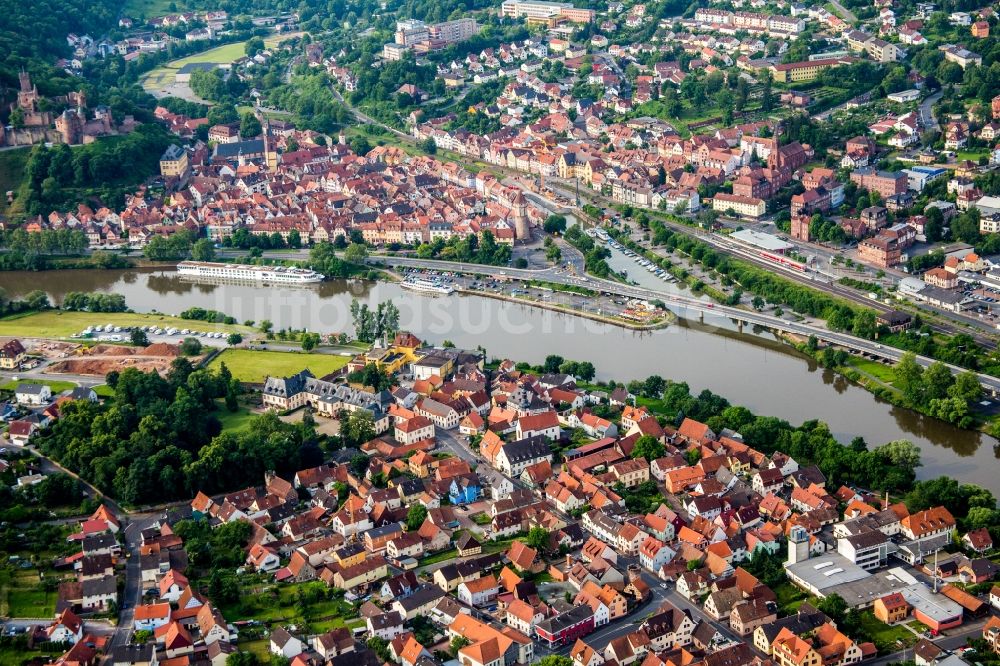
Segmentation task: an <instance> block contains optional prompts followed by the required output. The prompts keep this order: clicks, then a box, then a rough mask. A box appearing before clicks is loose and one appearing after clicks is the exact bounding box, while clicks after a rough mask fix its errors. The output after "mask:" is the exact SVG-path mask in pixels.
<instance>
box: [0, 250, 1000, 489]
mask: <svg viewBox="0 0 1000 666" xmlns="http://www.w3.org/2000/svg"><path fill="white" fill-rule="evenodd" d="M629 263H631V262H629ZM633 266H634V264H633ZM639 270H641V269H639ZM632 272H633V271H630V274H631V273H632ZM643 272H644V271H643ZM654 279H655V278H654ZM0 286H2V287H3V288H4V289H5V290H6V292H7V295H8V296H9V297H14V298H16V297H19V296H23V295H24V294H26V293H27V292H29V291H31V290H33V289H42V290H44V291H46V292H47V293H48V294H49V295H50V298H51V299H52V300H53V301H54V302H56V303H58V302H59V301H60V300H61V299H62V297H63V296H64V295H65V294H66V292H68V291H102V292H113V293H118V294H122V295H124V296H125V299H126V302H127V303H128V304H129V306H130V307H131V308H132V309H134V310H136V311H141V312H147V311H151V310H158V311H160V312H163V313H167V314H177V313H179V312H180V311H182V310H184V309H185V308H188V307H192V306H200V307H203V308H210V309H214V310H219V311H222V312H225V313H226V314H230V315H232V316H234V317H236V318H237V319H238V320H240V321H245V320H248V319H252V320H254V321H258V322H259V321H261V320H264V319H269V320H271V321H272V322H273V323H274V326H275V328H284V327H292V328H307V329H310V330H313V331H319V332H323V333H330V332H341V331H346V332H348V333H350V332H351V331H352V326H351V318H350V303H351V300H352V299H354V298H357V299H359V300H360V301H363V302H368V303H370V304H371V305H372V306H374V304H376V303H377V302H379V301H382V300H390V299H391V300H392V301H393V302H394V303H396V305H397V306H398V307H399V309H400V324H401V326H402V327H403V328H405V329H407V330H410V331H412V332H414V333H415V334H416V335H417V336H418V337H421V338H422V339H425V340H427V341H429V342H431V343H441V342H443V341H444V340H451V341H452V342H454V343H455V344H456V345H458V346H459V347H468V348H475V347H477V346H480V345H481V346H482V347H484V348H485V349H486V351H487V355H488V357H490V358H494V357H501V358H503V357H505V358H512V359H516V360H525V361H528V362H531V363H539V362H541V361H542V360H544V358H545V356H546V355H548V354H559V355H560V356H563V357H564V358H567V359H573V360H590V361H591V362H592V363H593V364H594V365H595V366H596V368H597V373H598V379H605V380H607V379H616V380H620V381H628V380H632V379H643V378H645V377H647V376H649V375H651V374H659V375H662V376H663V377H666V378H668V379H673V380H676V381H685V382H687V383H688V384H689V385H690V386H691V388H692V390H693V391H695V392H697V391H700V390H702V389H706V388H707V389H710V390H712V391H714V392H716V393H718V394H720V395H723V396H725V397H726V398H728V399H729V400H730V401H731V402H732V403H734V404H740V405H745V406H746V407H748V408H749V409H750V410H752V411H754V412H755V413H758V414H767V415H774V416H778V417H780V418H783V419H787V420H788V421H790V422H792V423H795V424H798V423H800V422H802V421H803V420H806V419H813V418H814V419H820V420H822V421H824V422H826V423H827V424H829V426H830V429H831V430H832V431H833V432H834V433H835V434H836V436H837V438H838V439H840V440H841V441H843V442H848V441H850V440H851V439H852V438H853V437H855V436H858V435H860V436H862V437H864V438H865V440H866V441H867V442H868V443H869V444H870V445H877V444H881V443H884V442H887V441H890V440H893V439H900V438H905V439H909V440H911V441H913V442H914V443H916V444H917V445H919V446H920V447H921V450H922V458H923V462H924V466H923V467H922V468H921V469H920V470H918V472H919V476H920V477H922V478H926V477H933V476H938V475H941V474H946V475H948V476H951V477H954V478H957V479H961V480H962V481H967V482H971V483H977V484H980V485H982V486H985V487H987V488H990V489H991V490H993V491H994V492H995V493H997V494H1000V478H998V476H997V475H996V474H995V472H994V470H995V469H996V468H995V467H993V465H994V464H995V463H996V455H995V454H994V448H993V444H994V443H996V441H997V440H995V439H993V438H992V437H989V436H987V435H983V434H981V433H978V432H970V431H965V430H959V429H957V428H954V427H952V426H950V425H947V424H945V423H943V422H941V421H937V420H935V419H929V418H926V417H924V416H922V415H920V414H917V413H915V412H912V411H909V410H906V409H900V408H897V407H894V406H892V405H890V404H888V403H885V402H882V401H880V400H878V399H877V398H875V397H874V396H872V394H870V393H868V392H867V391H865V390H864V389H862V388H859V387H857V386H854V385H852V384H850V383H849V382H848V381H846V380H845V379H844V378H843V377H840V376H838V375H836V374H835V373H833V372H830V371H829V370H825V369H823V368H819V367H818V366H817V365H816V364H815V363H814V362H813V361H812V360H811V359H809V358H807V357H805V356H803V355H802V354H799V353H798V352H796V351H795V350H793V349H791V348H790V347H788V346H787V345H784V344H782V343H781V342H779V341H777V340H776V339H775V337H774V336H773V335H772V334H770V333H768V332H757V333H755V332H750V331H749V330H748V332H745V333H739V332H737V331H736V330H735V327H734V326H732V324H731V322H729V321H728V320H721V321H713V322H708V323H705V324H702V323H699V322H694V321H685V320H681V321H679V322H678V323H677V324H676V325H672V326H670V327H668V328H666V329H661V330H657V331H649V332H637V331H631V330H626V329H623V328H619V327H617V326H611V325H607V324H602V323H599V322H595V321H590V320H587V319H582V318H579V317H573V316H570V315H565V314H560V313H556V312H551V311H546V310H541V309H538V308H534V307H531V306H527V305H519V304H514V303H508V302H504V301H499V300H496V299H491V298H486V297H479V296H468V295H455V296H451V297H440V296H426V295H423V294H417V293H414V292H410V291H406V290H403V289H401V288H400V287H398V286H396V285H394V284H383V283H380V284H375V283H370V282H364V281H345V280H334V281H330V282H325V283H323V284H320V285H314V286H311V287H301V288H277V287H275V288H265V289H260V288H254V287H250V286H242V285H228V284H227V285H215V284H195V283H191V282H187V281H184V280H181V279H180V278H179V277H178V276H177V275H176V273H174V272H173V271H172V270H163V269H138V270H127V271H102V270H74V271H51V272H37V273H36V272H5V273H0Z"/></svg>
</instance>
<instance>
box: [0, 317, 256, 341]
mask: <svg viewBox="0 0 1000 666" xmlns="http://www.w3.org/2000/svg"><path fill="white" fill-rule="evenodd" d="M106 324H111V325H113V326H122V327H125V326H151V325H156V326H160V327H162V326H174V327H176V328H179V329H183V328H191V329H194V330H198V331H225V332H232V331H237V332H239V333H242V334H244V335H246V334H248V333H251V332H252V330H253V329H251V328H249V327H247V326H238V325H235V324H233V325H229V324H210V323H207V322H202V321H191V320H189V319H181V318H179V317H171V316H168V315H164V314H142V313H136V312H113V313H106V312H63V311H61V310H46V311H45V312H33V313H30V314H24V315H13V316H11V317H5V318H3V319H0V336H3V335H9V336H12V337H17V338H68V337H69V336H71V335H73V334H74V333H80V332H81V331H83V330H84V329H85V328H87V327H88V326H104V325H106ZM178 341H179V340H178Z"/></svg>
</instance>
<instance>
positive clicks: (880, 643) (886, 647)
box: [861, 611, 917, 654]
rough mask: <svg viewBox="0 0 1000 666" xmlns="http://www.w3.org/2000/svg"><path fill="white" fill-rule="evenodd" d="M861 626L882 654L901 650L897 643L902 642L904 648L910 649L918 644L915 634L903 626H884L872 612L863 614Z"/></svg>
mask: <svg viewBox="0 0 1000 666" xmlns="http://www.w3.org/2000/svg"><path fill="white" fill-rule="evenodd" d="M861 626H862V627H864V629H865V633H866V634H868V635H869V636H871V637H872V642H873V643H875V647H877V648H878V651H879V652H881V653H883V654H884V653H886V652H894V651H896V650H898V649H900V645H898V644H897V642H896V641H901V642H902V644H903V646H904V647H909V646H911V645H913V644H914V643H916V642H917V637H916V636H914V635H913V632H912V631H910V630H909V629H907V628H906V627H905V626H903V625H901V624H897V625H888V624H883V623H882V622H881V621H879V620H878V619H876V618H875V616H874V615H873V614H872V613H871V611H866V612H864V613H862V614H861Z"/></svg>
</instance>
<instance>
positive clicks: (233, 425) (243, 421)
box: [215, 400, 256, 431]
mask: <svg viewBox="0 0 1000 666" xmlns="http://www.w3.org/2000/svg"><path fill="white" fill-rule="evenodd" d="M216 402H218V404H219V411H218V412H216V413H215V415H216V417H218V419H219V422H220V423H221V424H222V429H223V430H227V431H237V430H243V429H245V428H246V427H247V426H248V425H250V420H251V419H252V418H253V417H254V416H256V414H254V413H253V412H251V411H250V410H249V409H247V408H246V407H243V406H241V407H240V408H239V409H238V410H237V411H235V412H231V411H229V410H228V409H226V406H225V405H224V404H223V402H222V401H221V400H217V401H216Z"/></svg>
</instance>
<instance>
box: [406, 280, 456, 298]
mask: <svg viewBox="0 0 1000 666" xmlns="http://www.w3.org/2000/svg"><path fill="white" fill-rule="evenodd" d="M399 286H401V287H403V288H404V289H412V290H413V291H424V292H427V293H431V294H453V293H455V289H454V288H453V287H451V286H449V285H447V284H443V283H441V282H439V281H436V280H427V279H424V278H418V277H408V278H406V279H405V280H403V281H402V282H401V283H400V285H399Z"/></svg>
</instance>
